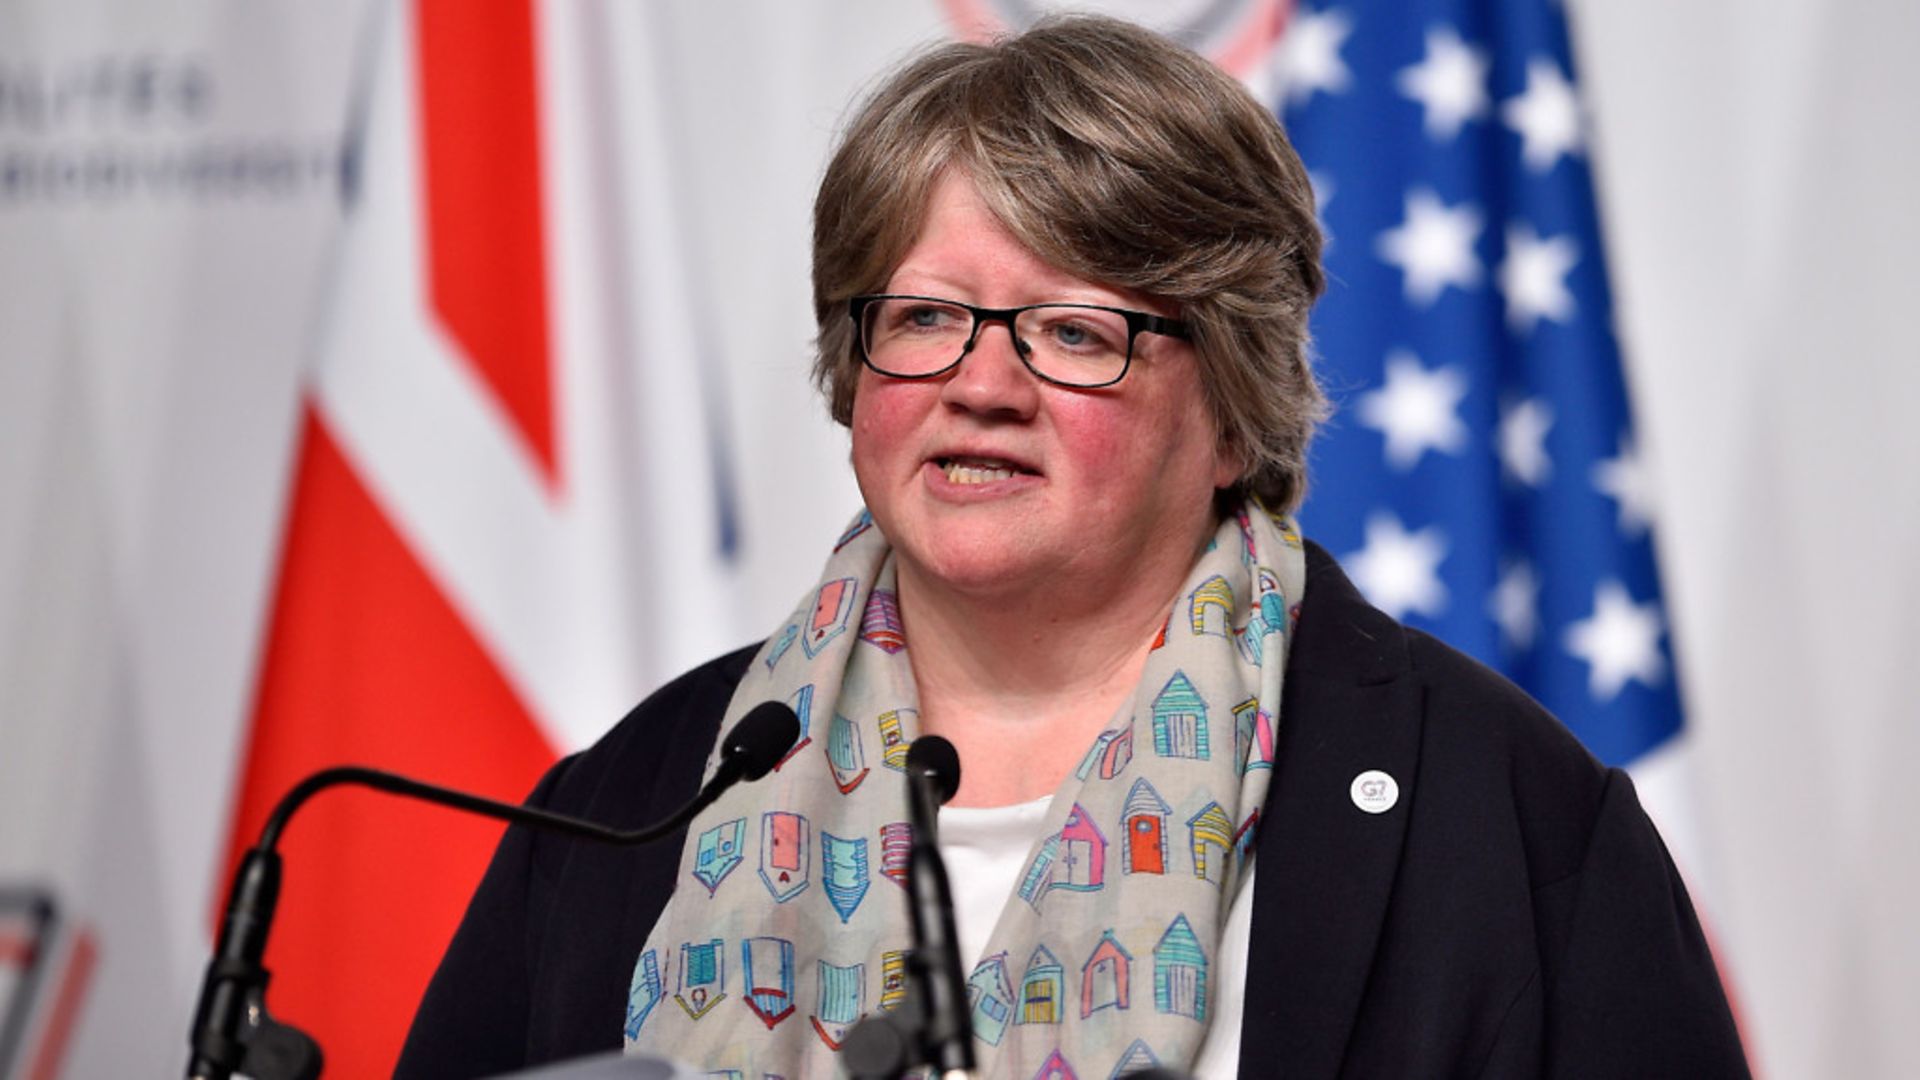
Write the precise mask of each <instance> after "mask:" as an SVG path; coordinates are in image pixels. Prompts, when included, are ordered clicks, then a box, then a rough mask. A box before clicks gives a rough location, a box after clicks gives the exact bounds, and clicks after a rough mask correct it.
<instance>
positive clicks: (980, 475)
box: [946, 461, 1014, 484]
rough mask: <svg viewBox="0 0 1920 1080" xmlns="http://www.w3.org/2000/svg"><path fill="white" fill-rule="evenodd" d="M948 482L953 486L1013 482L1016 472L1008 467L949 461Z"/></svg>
mask: <svg viewBox="0 0 1920 1080" xmlns="http://www.w3.org/2000/svg"><path fill="white" fill-rule="evenodd" d="M946 473H947V481H948V482H949V483H953V484H989V483H992V482H993V481H995V480H1011V479H1012V478H1013V474H1014V470H1013V469H1012V468H1011V467H1010V466H1006V465H985V464H980V463H978V462H969V461H949V462H947V464H946Z"/></svg>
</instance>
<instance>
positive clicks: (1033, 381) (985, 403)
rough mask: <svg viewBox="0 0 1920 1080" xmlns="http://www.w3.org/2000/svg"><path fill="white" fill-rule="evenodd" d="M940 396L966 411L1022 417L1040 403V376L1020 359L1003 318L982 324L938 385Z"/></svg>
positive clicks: (1014, 341)
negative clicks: (970, 342)
mask: <svg viewBox="0 0 1920 1080" xmlns="http://www.w3.org/2000/svg"><path fill="white" fill-rule="evenodd" d="M940 399H941V400H942V401H944V402H946V403H947V404H949V405H952V406H954V407H956V408H961V409H965V410H967V411H968V412H976V413H983V414H997V415H1004V416H1014V417H1020V418H1025V417H1028V416H1031V415H1033V412H1034V410H1035V409H1036V408H1037V407H1038V406H1039V404H1040V380H1039V379H1038V378H1037V377H1035V376H1034V374H1033V372H1031V371H1029V370H1027V365H1026V364H1025V363H1024V362H1023V361H1022V360H1021V359H1020V342H1019V341H1018V340H1016V339H1015V338H1014V336H1013V328H1012V327H1011V326H1009V325H1007V324H1006V323H1005V322H990V323H985V324H983V325H982V326H981V327H980V328H979V330H978V331H977V332H976V333H975V334H974V336H973V344H972V345H971V346H970V347H969V348H968V349H967V352H966V354H965V355H964V356H962V357H961V358H960V364H959V366H958V367H956V368H955V369H954V371H953V374H952V376H950V377H949V378H948V379H947V382H946V385H945V386H944V387H943V388H942V389H941V393H940Z"/></svg>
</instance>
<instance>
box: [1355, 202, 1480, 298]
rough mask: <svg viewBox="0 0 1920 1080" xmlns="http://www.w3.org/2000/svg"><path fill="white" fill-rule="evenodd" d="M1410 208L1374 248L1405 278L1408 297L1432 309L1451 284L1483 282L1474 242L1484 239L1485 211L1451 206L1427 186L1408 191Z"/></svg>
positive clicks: (1465, 284)
mask: <svg viewBox="0 0 1920 1080" xmlns="http://www.w3.org/2000/svg"><path fill="white" fill-rule="evenodd" d="M1406 207H1407V216H1406V219H1405V220H1404V221H1402V222H1401V223H1400V224H1399V225H1397V226H1395V227H1394V228H1391V229H1388V230H1387V231H1386V232H1383V233H1381V234H1380V238H1379V240H1378V241H1377V242H1376V243H1375V245H1374V250H1375V251H1376V252H1377V253H1378V254H1379V256H1380V258H1381V259H1382V260H1383V261H1385V262H1387V263H1389V264H1391V265H1393V266H1397V267H1399V268H1400V270H1401V272H1402V273H1404V274H1405V275H1406V290H1407V299H1408V300H1409V301H1410V302H1412V303H1416V304H1420V305H1423V306H1426V305H1431V304H1432V303H1433V302H1434V301H1435V300H1436V299H1438V298H1439V296H1440V291H1441V290H1442V289H1445V288H1446V287H1447V286H1449V285H1454V286H1457V287H1459V288H1462V289H1465V288H1468V287H1470V286H1473V285H1476V284H1478V283H1479V281H1480V261H1479V260H1478V259H1475V258H1474V257H1473V241H1474V238H1475V237H1477V236H1479V235H1480V211H1479V210H1477V209H1475V208H1474V207H1473V205H1472V204H1470V203H1461V204H1460V205H1459V206H1448V205H1446V204H1445V203H1443V202H1441V201H1440V199H1439V197H1438V196H1436V195H1435V194H1434V193H1433V192H1431V191H1429V190H1427V189H1425V188H1418V189H1415V190H1413V191H1409V192H1408V193H1407V201H1406Z"/></svg>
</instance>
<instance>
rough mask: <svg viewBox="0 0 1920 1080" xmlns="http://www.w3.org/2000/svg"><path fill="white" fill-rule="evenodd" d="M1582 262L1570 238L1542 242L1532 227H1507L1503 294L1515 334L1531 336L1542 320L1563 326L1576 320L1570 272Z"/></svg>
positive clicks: (1508, 321)
mask: <svg viewBox="0 0 1920 1080" xmlns="http://www.w3.org/2000/svg"><path fill="white" fill-rule="evenodd" d="M1579 261H1580V249H1579V247H1578V245H1576V244H1575V243H1574V242H1573V238H1572V237H1571V236H1552V237H1547V238H1545V239H1542V238H1541V237H1540V236H1539V234H1537V233H1535V232H1534V231H1533V227H1532V226H1531V225H1527V224H1525V223H1522V222H1515V223H1514V224H1512V225H1510V226H1508V228H1507V257H1506V258H1505V259H1504V260H1502V261H1501V263H1500V292H1501V294H1502V295H1504V296H1505V297H1506V299H1507V324H1508V325H1509V326H1511V327H1512V328H1513V330H1514V332H1516V333H1521V334H1525V333H1528V332H1529V331H1531V330H1532V329H1533V328H1534V326H1535V325H1537V324H1538V323H1539V322H1540V320H1541V319H1551V320H1553V321H1554V322H1557V323H1564V322H1568V321H1569V320H1571V319H1572V318H1573V311H1574V303H1573V294H1572V293H1571V292H1568V291H1567V273H1568V271H1570V270H1572V269H1573V265H1574V264H1575V263H1577V262H1579Z"/></svg>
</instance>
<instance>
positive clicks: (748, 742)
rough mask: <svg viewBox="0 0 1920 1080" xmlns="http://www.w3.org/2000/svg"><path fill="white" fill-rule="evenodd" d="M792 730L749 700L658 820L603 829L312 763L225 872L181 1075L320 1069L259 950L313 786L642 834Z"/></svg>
mask: <svg viewBox="0 0 1920 1080" xmlns="http://www.w3.org/2000/svg"><path fill="white" fill-rule="evenodd" d="M799 735H800V721H799V718H798V717H796V716H795V715H794V713H793V710H792V709H790V708H788V707H787V706H785V705H783V704H781V703H779V702H767V703H765V704H762V705H758V706H756V707H755V708H754V709H753V710H752V711H751V712H749V713H748V714H747V715H746V717H745V718H744V719H742V720H741V721H740V723H738V724H736V725H735V726H734V729H733V731H732V732H730V733H729V734H728V735H727V738H726V740H725V741H724V742H723V743H722V745H721V759H720V766H719V768H717V769H715V770H714V774H713V778H712V779H711V780H709V781H707V783H706V785H705V786H704V787H702V788H701V789H700V791H699V793H698V794H696V795H695V796H694V797H693V798H692V799H691V800H689V801H688V802H687V804H686V805H685V806H682V807H681V808H680V809H678V810H676V811H674V812H673V814H672V815H671V816H669V817H668V818H667V819H666V820H665V821H662V822H659V823H658V824H655V825H650V826H648V827H646V828H642V829H631V830H621V829H609V828H607V827H606V826H604V825H596V824H594V823H593V822H590V821H581V820H580V819H578V818H571V817H567V816H566V815H564V814H555V813H553V812H551V811H547V810H541V809H538V808H536V807H530V806H521V805H518V804H516V803H506V802H499V801H497V800H494V799H486V798H482V797H480V796H478V795H470V794H468V793H466V792H464V791H455V790H453V789H452V788H443V787H439V786H436V785H434V784H428V783H423V782H421V781H419V780H414V779H410V778H408V777H405V776H400V775H398V774H396V773H390V772H383V771H381V770H379V769H369V768H366V767H364V766H359V765H343V766H339V767H336V768H331V769H323V770H321V771H320V772H317V773H314V774H313V775H312V776H309V777H307V778H306V779H305V780H302V781H300V783H298V784H296V785H294V787H293V789H292V790H291V791H288V792H287V793H286V794H285V795H284V796H282V797H281V799H280V801H279V803H277V804H276V805H275V806H274V808H273V813H271V814H270V815H268V817H267V823H266V826H265V827H264V828H262V829H261V830H260V840H259V842H258V843H256V844H255V845H254V846H253V847H252V848H251V849H250V850H248V851H247V853H246V855H244V856H243V857H242V858H241V860H240V867H239V869H238V870H237V871H235V873H234V876H233V886H232V888H231V889H230V890H229V891H228V893H227V912H226V916H225V919H224V921H223V922H222V923H221V926H220V940H219V943H218V944H216V945H215V946H214V950H213V956H212V958H211V959H209V960H208V961H207V973H206V977H205V980H204V981H203V982H202V983H201V986H200V1001H199V1004H198V1005H197V1006H195V1008H194V1016H193V1031H192V1034H191V1035H190V1036H189V1039H188V1042H189V1045H190V1046H191V1048H192V1051H193V1055H192V1057H191V1058H190V1059H189V1061H188V1064H187V1076H188V1077H189V1078H190V1080H230V1078H231V1077H232V1076H233V1074H234V1073H236V1072H244V1073H245V1074H246V1075H248V1076H250V1077H253V1078H254V1080H314V1078H315V1077H317V1076H319V1075H320V1067H321V1063H322V1060H323V1055H322V1054H321V1052H320V1046H319V1044H318V1043H316V1042H314V1041H313V1039H312V1037H310V1036H308V1035H307V1034H306V1033H304V1032H302V1031H300V1030H299V1029H297V1028H294V1027H292V1026H290V1025H287V1024H285V1023H282V1022H280V1021H279V1020H276V1019H274V1017H273V1016H272V1015H271V1014H269V1013H268V1012H267V1008H266V989H267V980H268V978H269V976H270V973H269V972H268V971H267V969H266V966H265V965H264V963H262V959H263V957H264V956H265V953H266V949H267V935H268V932H269V931H270V930H271V929H272V927H273V913H274V908H275V906H276V905H277V903H278V901H279V899H280V871H281V859H280V853H279V852H278V851H276V850H274V849H275V848H276V847H277V846H278V845H279V843H280V834H281V833H282V832H283V831H285V829H286V827H287V821H288V819H289V818H291V817H292V816H293V813H294V811H296V810H298V809H299V808H300V807H301V806H302V805H303V804H304V803H305V802H306V801H307V800H308V799H311V798H312V797H313V796H315V795H317V794H319V793H320V792H321V791H323V790H325V789H327V788H330V787H338V786H341V785H345V784H358V785H360V786H362V787H369V788H373V789H375V790H377V791H385V792H388V793H389V794H393V795H401V796H405V797H407V798H411V799H420V800H422V801H424V802H430V803H437V804H439V805H441V806H450V807H453V808H455V809H458V810H465V811H467V812H469V813H474V814H481V815H484V816H486V817H491V818H496V819H499V820H501V821H506V822H511V823H512V824H515V825H526V826H529V827H531V828H535V829H543V830H546V831H549V832H558V833H564V834H566V835H569V836H576V837H581V838H584V839H588V840H597V841H600V842H603V843H608V844H621V845H633V844H644V843H647V842H649V841H652V840H657V839H659V838H660V837H662V836H666V835H667V834H669V833H671V832H673V831H674V830H676V829H678V828H680V827H681V826H682V825H685V824H686V823H687V822H688V821H691V820H692V819H693V817H694V815H696V814H698V813H699V812H700V811H702V810H704V809H706V808H707V807H708V806H709V805H711V804H712V803H713V801H714V800H715V799H718V798H719V797H720V795H721V793H723V792H725V791H726V790H727V789H728V788H730V787H732V786H733V785H734V784H736V783H738V782H740V781H741V780H758V779H759V778H761V777H762V776H765V775H766V774H767V772H768V770H770V769H771V768H773V765H774V762H776V761H778V760H779V759H780V756H781V755H782V754H784V753H786V751H787V750H788V748H790V747H791V746H792V745H793V742H794V740H795V739H796V738H798V737H799Z"/></svg>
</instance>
